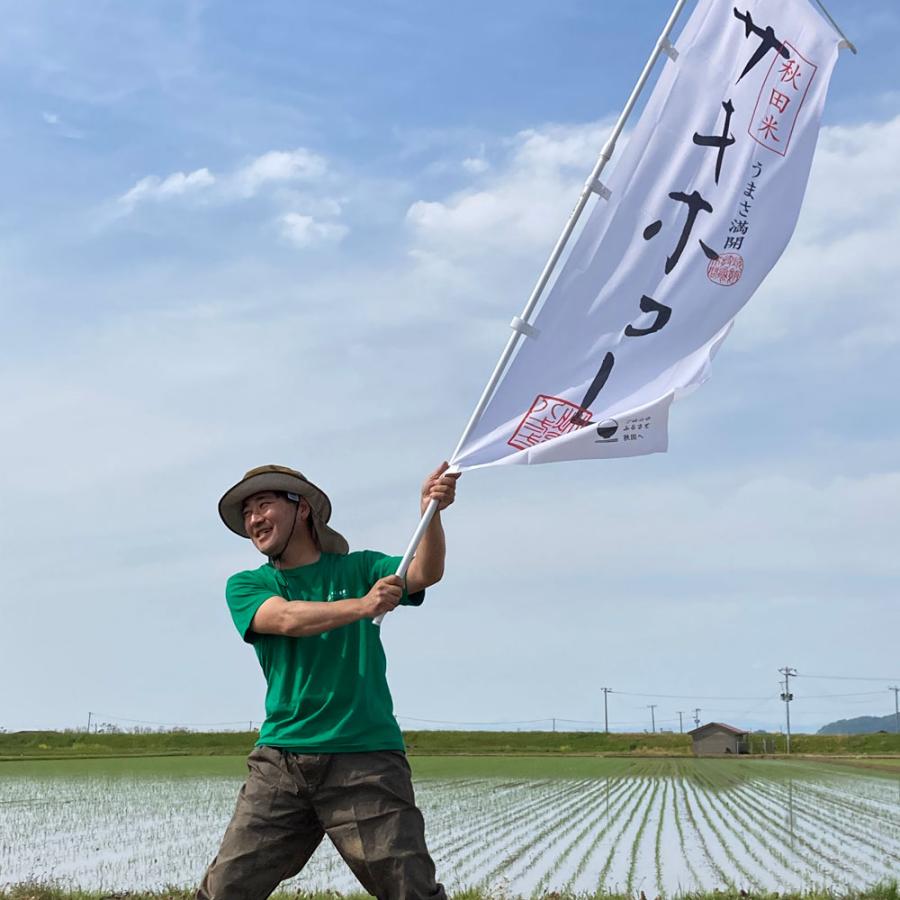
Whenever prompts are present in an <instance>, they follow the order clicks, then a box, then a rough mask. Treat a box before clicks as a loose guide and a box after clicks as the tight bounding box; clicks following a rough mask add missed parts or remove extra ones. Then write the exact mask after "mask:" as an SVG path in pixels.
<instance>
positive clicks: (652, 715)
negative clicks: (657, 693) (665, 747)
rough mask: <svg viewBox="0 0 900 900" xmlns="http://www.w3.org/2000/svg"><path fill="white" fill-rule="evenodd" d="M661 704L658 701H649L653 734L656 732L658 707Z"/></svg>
mask: <svg viewBox="0 0 900 900" xmlns="http://www.w3.org/2000/svg"><path fill="white" fill-rule="evenodd" d="M657 706H659V704H658V703H649V704H647V709H649V710H650V723H651V725H650V731H651V733H652V734H656V713H655V710H656V707H657Z"/></svg>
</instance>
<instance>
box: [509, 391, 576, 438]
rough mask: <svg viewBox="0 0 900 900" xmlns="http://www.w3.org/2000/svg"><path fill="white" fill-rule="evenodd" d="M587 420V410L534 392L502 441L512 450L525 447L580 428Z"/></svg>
mask: <svg viewBox="0 0 900 900" xmlns="http://www.w3.org/2000/svg"><path fill="white" fill-rule="evenodd" d="M590 421H591V414H590V411H589V410H587V409H583V408H582V407H580V406H578V405H577V404H575V403H570V402H569V401H568V400H560V399H559V397H549V396H547V395H546V394H538V395H537V398H536V399H535V401H534V403H532V404H531V409H529V410H528V412H527V413H526V414H525V418H524V419H522V421H521V422H519V427H518V428H516V430H515V433H514V434H513V436H512V437H511V438H510V439H509V440H508V441H507V442H506V443H507V444H509V445H510V447H515V448H516V450H527V449H528V448H529V447H534V446H535V445H537V444H543V443H544V442H545V441H552V440H553V438H558V437H561V436H562V435H564V434H568V433H569V432H570V431H574V430H575V429H576V428H583V427H584V426H585V425H589V424H590Z"/></svg>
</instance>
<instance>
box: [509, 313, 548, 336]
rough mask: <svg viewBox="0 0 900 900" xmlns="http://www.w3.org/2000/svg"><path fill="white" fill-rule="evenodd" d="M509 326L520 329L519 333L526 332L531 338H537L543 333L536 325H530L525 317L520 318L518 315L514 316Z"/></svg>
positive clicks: (515, 329) (516, 329)
mask: <svg viewBox="0 0 900 900" xmlns="http://www.w3.org/2000/svg"><path fill="white" fill-rule="evenodd" d="M509 327H510V328H512V330H513V331H518V332H519V334H524V335H525V337H530V338H537V337H538V335H540V333H541V331H540V329H539V328H535V327H534V325H529V324H528V323H527V322H526V321H525V320H524V319H520V318H519V317H518V316H513V320H512V322H510V323H509Z"/></svg>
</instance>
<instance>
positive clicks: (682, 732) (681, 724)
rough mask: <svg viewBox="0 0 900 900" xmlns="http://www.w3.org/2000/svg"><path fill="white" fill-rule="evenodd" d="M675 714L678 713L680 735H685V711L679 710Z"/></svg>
mask: <svg viewBox="0 0 900 900" xmlns="http://www.w3.org/2000/svg"><path fill="white" fill-rule="evenodd" d="M675 712H677V713H678V733H679V734H684V721H683V719H682V718H681V717H682V716H683V715H684V710H681V709H677V710H675Z"/></svg>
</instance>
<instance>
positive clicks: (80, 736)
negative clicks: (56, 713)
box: [0, 731, 900, 766]
mask: <svg viewBox="0 0 900 900" xmlns="http://www.w3.org/2000/svg"><path fill="white" fill-rule="evenodd" d="M404 737H405V740H406V746H407V750H408V751H409V754H410V756H417V755H418V756H439V755H447V756H465V755H475V756H489V755H497V756H502V755H518V756H522V755H526V754H533V755H535V756H541V755H552V756H564V757H578V756H596V755H601V754H608V755H629V756H656V757H660V756H690V755H691V739H690V737H689V736H688V735H686V734H668V733H667V734H602V733H598V732H551V731H522V732H518V731H408V732H406V733H405V735H404ZM760 737H761V736H757V735H753V738H752V739H753V743H754V746H755V747H761V746H762V741H761V740H760ZM769 737H770V739H771V736H769ZM256 739H257V735H256V733H255V732H211V733H201V732H188V731H169V732H163V733H154V734H93V733H92V734H86V733H85V732H78V731H19V732H12V733H8V734H7V733H0V762H2V761H6V760H18V759H72V758H77V759H90V758H95V757H97V758H109V757H128V756H163V757H164V756H223V757H229V756H231V757H234V756H246V755H247V754H248V753H249V752H250V750H251V748H252V747H253V744H254V743H255V741H256ZM783 741H784V738H783V737H782V736H780V735H779V736H778V737H777V746H778V748H779V749H781V748H782V747H783ZM792 749H793V751H794V754H796V755H799V756H802V755H804V754H810V755H819V754H821V755H827V756H883V755H888V756H890V755H891V754H893V756H894V759H893V760H890V759H888V760H885V761H883V762H884V764H885V765H898V766H900V735H897V734H866V735H810V734H798V735H794V738H793V743H792Z"/></svg>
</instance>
